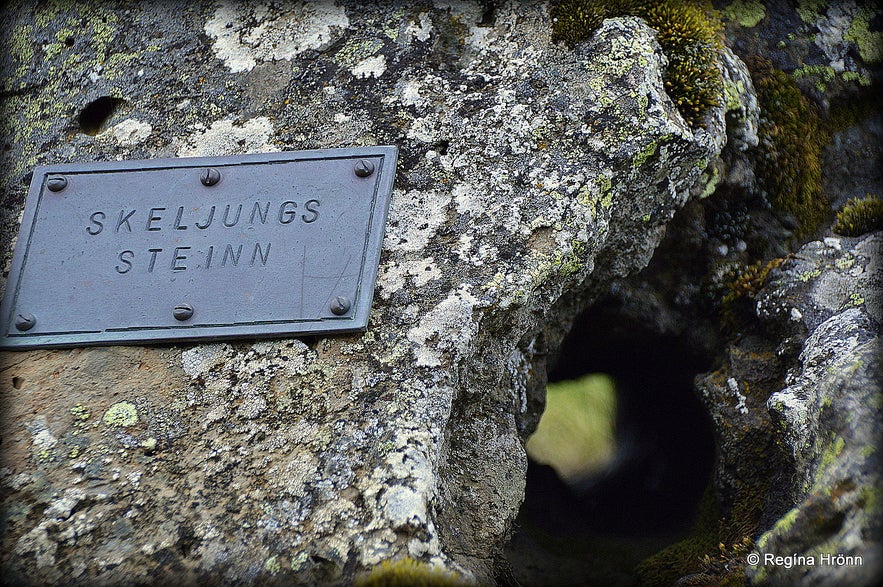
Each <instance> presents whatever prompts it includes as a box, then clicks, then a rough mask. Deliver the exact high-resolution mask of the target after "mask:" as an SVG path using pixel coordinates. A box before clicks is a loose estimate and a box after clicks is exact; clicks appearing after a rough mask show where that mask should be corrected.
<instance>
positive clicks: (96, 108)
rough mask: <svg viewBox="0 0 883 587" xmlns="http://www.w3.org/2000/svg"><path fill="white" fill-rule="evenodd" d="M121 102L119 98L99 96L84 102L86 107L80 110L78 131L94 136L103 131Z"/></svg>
mask: <svg viewBox="0 0 883 587" xmlns="http://www.w3.org/2000/svg"><path fill="white" fill-rule="evenodd" d="M122 103H123V100H122V99H120V98H111V97H110V96H101V97H100V98H98V99H97V100H93V101H92V102H89V103H88V104H86V107H85V108H83V110H82V111H81V112H80V118H79V122H80V132H82V133H84V134H87V135H90V136H95V135H97V134H98V133H100V132H101V131H103V130H104V128H105V126H106V125H107V121H108V120H110V117H111V116H113V113H114V112H116V109H117V108H119V106H120V104H122Z"/></svg>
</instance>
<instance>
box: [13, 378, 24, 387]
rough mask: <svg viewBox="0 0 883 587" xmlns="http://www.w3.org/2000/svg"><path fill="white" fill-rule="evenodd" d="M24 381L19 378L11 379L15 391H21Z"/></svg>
mask: <svg viewBox="0 0 883 587" xmlns="http://www.w3.org/2000/svg"><path fill="white" fill-rule="evenodd" d="M24 382H25V380H24V379H22V378H21V377H13V378H12V387H14V388H15V389H21V384H22V383H24Z"/></svg>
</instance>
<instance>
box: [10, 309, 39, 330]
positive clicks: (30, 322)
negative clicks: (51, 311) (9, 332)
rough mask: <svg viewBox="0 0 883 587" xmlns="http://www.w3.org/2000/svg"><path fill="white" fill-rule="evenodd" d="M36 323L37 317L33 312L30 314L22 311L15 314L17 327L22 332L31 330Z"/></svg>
mask: <svg viewBox="0 0 883 587" xmlns="http://www.w3.org/2000/svg"><path fill="white" fill-rule="evenodd" d="M36 323H37V319H36V318H35V317H34V315H33V314H29V313H28V312H22V313H21V314H16V316H15V327H16V328H17V329H18V330H20V331H22V332H24V331H26V330H30V329H31V328H33V327H34V325H35V324H36Z"/></svg>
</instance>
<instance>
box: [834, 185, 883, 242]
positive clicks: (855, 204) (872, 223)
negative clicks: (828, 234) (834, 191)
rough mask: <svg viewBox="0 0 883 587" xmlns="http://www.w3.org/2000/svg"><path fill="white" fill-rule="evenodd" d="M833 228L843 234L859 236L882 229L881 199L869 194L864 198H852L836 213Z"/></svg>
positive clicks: (882, 201)
mask: <svg viewBox="0 0 883 587" xmlns="http://www.w3.org/2000/svg"><path fill="white" fill-rule="evenodd" d="M833 229H834V232H836V233H837V234H842V235H843V236H860V235H862V234H865V233H867V232H872V231H874V230H880V229H883V199H880V198H879V197H877V196H875V195H871V194H868V195H867V197H865V198H864V199H859V198H852V199H851V200H849V201H848V202H847V203H846V205H845V206H843V209H842V210H841V211H840V212H838V213H837V220H836V221H835V222H834V228H833Z"/></svg>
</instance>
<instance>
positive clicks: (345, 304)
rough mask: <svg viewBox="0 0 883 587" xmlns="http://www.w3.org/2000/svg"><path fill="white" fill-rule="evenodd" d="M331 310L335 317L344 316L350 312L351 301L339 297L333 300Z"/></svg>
mask: <svg viewBox="0 0 883 587" xmlns="http://www.w3.org/2000/svg"><path fill="white" fill-rule="evenodd" d="M330 308H331V313H332V314H334V315H335V316H343V315H344V314H346V313H347V312H349V311H350V299H349V298H348V297H346V296H337V297H336V298H334V300H332V302H331V306H330Z"/></svg>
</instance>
